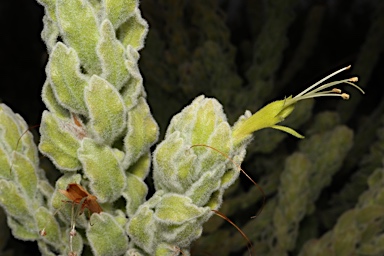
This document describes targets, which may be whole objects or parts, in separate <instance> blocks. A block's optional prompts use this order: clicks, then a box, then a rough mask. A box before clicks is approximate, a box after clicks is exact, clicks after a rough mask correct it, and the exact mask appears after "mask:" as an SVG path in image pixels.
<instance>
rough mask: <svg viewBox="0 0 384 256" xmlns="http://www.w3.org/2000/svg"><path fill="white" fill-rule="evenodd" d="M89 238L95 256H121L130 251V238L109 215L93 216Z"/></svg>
mask: <svg viewBox="0 0 384 256" xmlns="http://www.w3.org/2000/svg"><path fill="white" fill-rule="evenodd" d="M90 221H91V222H92V225H89V226H88V229H87V238H88V241H89V243H90V245H91V248H92V251H93V254H94V255H99V256H108V255H121V254H123V253H124V252H126V251H127V250H128V237H127V235H126V234H125V232H124V230H123V229H122V228H121V227H120V225H119V224H118V223H117V222H116V220H115V219H114V218H113V217H112V216H111V215H109V214H108V213H104V212H102V213H101V214H92V217H91V220H90Z"/></svg>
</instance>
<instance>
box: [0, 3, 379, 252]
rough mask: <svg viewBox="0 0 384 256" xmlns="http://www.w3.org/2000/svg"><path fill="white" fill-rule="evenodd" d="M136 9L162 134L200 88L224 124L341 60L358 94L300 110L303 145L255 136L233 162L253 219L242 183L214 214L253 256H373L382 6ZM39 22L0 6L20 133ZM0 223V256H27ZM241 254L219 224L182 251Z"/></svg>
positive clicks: (32, 106) (33, 116) (16, 6)
mask: <svg viewBox="0 0 384 256" xmlns="http://www.w3.org/2000/svg"><path fill="white" fill-rule="evenodd" d="M141 11H142V15H143V16H144V18H145V19H146V20H147V21H148V23H149V25H150V30H149V34H148V37H147V40H146V44H145V48H144V49H143V50H142V51H141V59H140V68H141V71H142V74H143V77H144V86H145V88H146V91H147V93H148V102H149V104H150V106H151V108H152V112H153V115H154V117H155V118H156V120H157V121H158V123H159V125H160V128H161V132H162V134H164V132H165V130H166V127H167V124H168V122H169V120H170V118H171V117H172V116H173V115H174V114H176V113H178V112H179V111H180V110H181V109H182V108H183V107H184V106H185V105H187V104H188V103H190V102H191V101H192V100H193V99H194V98H195V97H196V96H198V95H200V94H205V95H206V96H209V97H215V98H217V99H218V100H219V101H220V102H221V103H222V104H223V105H224V109H225V112H226V113H227V115H228V118H229V120H230V122H233V121H234V120H236V119H237V118H238V116H239V115H240V114H242V113H243V112H244V111H245V109H249V110H251V111H252V112H255V111H256V110H258V109H259V108H260V107H262V106H263V105H265V104H267V103H269V102H271V101H273V100H278V99H282V98H284V97H285V96H289V95H292V94H293V95H296V94H297V93H299V92H300V91H301V90H303V89H304V88H306V87H308V86H309V85H310V84H312V83H314V82H316V81H317V80H319V79H321V78H322V77H324V76H325V75H327V74H329V73H331V72H333V71H335V70H337V69H338V68H341V67H343V66H347V65H349V64H352V69H351V71H350V72H349V71H348V73H349V74H348V73H343V74H340V75H339V76H337V78H340V79H341V78H347V77H350V76H354V75H357V76H359V79H360V81H359V82H358V85H359V86H361V87H362V88H363V89H364V90H365V91H366V94H365V95H364V96H362V95H359V92H357V91H355V90H354V89H353V88H350V87H348V88H346V89H345V91H347V92H349V93H350V94H351V99H350V100H349V101H347V102H345V101H342V100H339V99H333V98H332V99H321V98H320V99H318V100H316V101H306V102H302V103H300V104H299V105H298V106H297V109H296V111H295V112H294V113H293V114H292V116H290V117H289V118H288V120H287V121H286V122H285V124H286V125H288V126H290V127H292V128H294V129H297V130H298V131H299V132H300V133H301V134H303V135H305V136H306V139H304V140H302V141H299V140H298V139H296V138H293V137H290V136H288V135H286V134H285V133H282V132H279V131H276V130H271V129H269V130H262V131H260V132H257V133H256V134H255V138H254V140H253V142H252V143H251V145H250V147H249V148H248V153H247V158H246V160H245V162H244V163H243V168H244V169H245V170H246V171H247V172H248V174H249V175H251V176H252V177H253V178H254V179H255V180H256V181H258V182H259V184H260V186H261V187H262V188H263V189H264V191H265V192H266V194H267V204H266V207H265V208H264V210H263V212H262V213H261V215H260V216H258V217H257V218H256V219H250V217H251V216H253V215H254V214H255V212H256V211H257V210H258V209H259V207H260V206H261V203H260V199H261V193H260V192H259V191H258V190H257V189H256V188H255V187H253V186H252V184H251V182H249V181H248V180H247V179H246V178H244V177H242V176H240V177H241V178H240V180H239V181H238V182H237V183H236V184H235V185H234V186H233V187H232V188H231V189H229V190H228V193H227V195H226V197H225V198H226V199H225V200H224V203H223V206H222V208H221V211H222V212H223V213H225V214H226V215H227V216H228V217H229V218H230V219H231V220H232V221H233V222H234V223H236V224H237V225H238V226H239V227H240V228H242V229H243V231H244V232H245V233H246V234H247V235H248V237H249V238H250V239H251V241H252V242H253V244H254V249H253V250H254V254H255V255H299V254H300V255H351V254H355V255H383V252H384V249H383V248H382V247H383V244H384V242H383V241H384V238H383V237H382V236H383V235H382V233H383V231H384V223H383V222H384V211H383V209H384V189H383V187H384V184H383V183H384V181H383V180H384V178H383V177H384V174H383V173H384V171H383V159H384V158H383V153H384V93H383V88H384V85H383V82H382V79H381V78H382V77H381V75H382V73H381V72H383V71H384V58H383V50H384V25H383V24H384V15H382V14H383V12H384V1H381V0H352V1H351V0H323V1H315V0H309V1H304V0H273V1H265V0H205V1H192V0H189V1H188V0H183V1H181V0H142V1H141ZM42 16H43V9H42V7H41V6H39V5H38V4H37V3H36V2H35V1H21V0H18V1H14V0H3V1H1V2H0V26H1V29H2V33H1V37H0V38H1V40H0V46H1V47H0V54H1V55H0V61H1V69H0V77H1V79H2V80H1V85H0V101H2V102H4V103H6V104H7V105H8V106H10V107H11V108H12V109H13V111H14V112H16V113H19V114H21V115H22V116H23V117H24V118H25V119H26V121H27V122H28V123H29V124H30V125H31V126H32V125H35V124H38V123H39V122H40V121H39V120H40V118H41V113H42V110H43V108H44V106H43V104H42V102H41V98H40V92H41V87H42V85H43V82H44V80H45V77H44V76H45V72H44V68H45V64H46V61H47V53H46V51H45V46H44V44H43V42H42V41H41V39H40V32H41V30H42ZM48 176H49V174H48ZM149 182H150V181H149ZM381 185H382V186H381ZM381 195H383V196H381ZM4 218H5V217H4V215H3V214H2V211H0V225H1V226H0V230H2V232H1V239H0V255H3V254H4V255H35V254H38V251H34V248H36V245H34V244H33V243H27V242H20V241H17V240H14V239H13V238H12V237H10V236H9V231H4V232H3V230H8V228H7V227H6V224H5V219H4ZM346 234H348V236H347V235H346ZM311 239H317V240H311ZM20 253H21V254H20ZM243 253H244V254H245V255H247V254H248V252H247V246H246V241H245V240H244V239H243V238H242V237H241V235H240V234H239V233H238V232H237V231H236V230H235V228H233V227H232V226H231V225H230V224H229V223H227V222H225V221H223V220H222V219H220V218H219V217H213V218H212V219H211V220H210V221H209V222H208V223H207V224H206V226H205V233H204V235H203V237H202V238H201V239H199V240H197V241H196V242H195V243H194V244H193V248H192V255H241V254H243Z"/></svg>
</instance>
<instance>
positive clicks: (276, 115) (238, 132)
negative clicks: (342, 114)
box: [233, 66, 364, 144]
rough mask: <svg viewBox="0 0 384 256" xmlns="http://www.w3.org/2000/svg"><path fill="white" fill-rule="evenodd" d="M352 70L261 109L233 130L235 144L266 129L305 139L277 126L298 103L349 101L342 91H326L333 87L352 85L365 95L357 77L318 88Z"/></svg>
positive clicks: (286, 128)
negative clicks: (327, 99)
mask: <svg viewBox="0 0 384 256" xmlns="http://www.w3.org/2000/svg"><path fill="white" fill-rule="evenodd" d="M350 68H351V66H347V67H344V68H342V69H339V70H337V71H335V72H333V73H332V74H330V75H328V76H326V77H324V78H323V79H321V80H320V81H318V82H317V83H315V84H313V85H311V86H310V87H308V88H307V89H305V90H304V91H302V92H301V93H299V94H298V95H296V96H295V97H292V96H289V97H287V98H285V99H283V100H278V101H274V102H271V103H269V104H268V105H266V106H265V107H263V108H262V109H260V110H259V111H257V112H256V113H255V114H253V115H252V116H251V117H249V118H248V119H246V120H245V121H244V122H239V123H238V124H237V125H235V127H234V129H233V138H234V140H235V144H238V143H241V142H242V141H244V139H246V138H247V137H248V136H249V135H251V134H252V133H253V132H255V131H258V130H261V129H264V128H274V129H277V130H281V131H284V132H287V133H289V134H291V135H293V136H295V137H297V138H300V139H302V138H304V136H303V135H301V134H299V133H298V132H296V131H295V130H293V129H292V128H289V127H286V126H281V125H277V124H278V123H280V122H282V121H283V120H284V119H285V118H286V117H288V116H289V115H290V114H291V113H292V111H293V110H294V108H295V104H296V103H297V102H298V101H301V100H305V99H309V98H316V97H328V96H330V97H333V96H336V97H341V98H343V99H345V100H347V99H349V95H348V94H347V93H343V92H342V91H341V90H340V89H337V88H333V89H331V90H326V89H328V88H330V87H332V86H335V85H338V84H343V83H345V84H349V85H352V86H353V87H355V88H357V89H358V90H360V92H361V93H363V94H364V91H363V90H362V89H361V88H360V87H359V86H357V85H355V84H354V82H357V81H358V78H357V77H352V78H349V79H344V80H339V81H334V82H330V83H326V84H323V85H321V86H319V87H317V86H318V85H319V84H321V83H323V82H324V81H326V80H328V79H329V78H331V77H333V76H335V75H337V74H339V73H340V72H343V71H345V70H348V69H350ZM316 87H317V88H316Z"/></svg>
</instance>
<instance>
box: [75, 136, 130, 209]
mask: <svg viewBox="0 0 384 256" xmlns="http://www.w3.org/2000/svg"><path fill="white" fill-rule="evenodd" d="M78 155H79V159H80V161H81V163H82V164H83V170H84V174H85V175H86V176H87V177H88V178H89V180H90V181H91V183H90V185H89V186H90V188H91V190H92V192H93V193H94V194H95V195H96V196H97V197H98V199H99V200H98V201H99V202H107V201H108V202H111V201H114V200H116V199H117V198H119V197H120V196H121V193H122V191H123V189H124V188H125V185H126V177H125V174H124V172H123V170H122V169H121V167H120V163H119V161H118V159H117V158H116V157H115V155H114V153H113V150H112V148H110V147H108V146H106V145H99V144H97V143H95V141H93V140H91V139H88V138H86V139H84V140H83V143H82V145H81V148H80V149H79V151H78Z"/></svg>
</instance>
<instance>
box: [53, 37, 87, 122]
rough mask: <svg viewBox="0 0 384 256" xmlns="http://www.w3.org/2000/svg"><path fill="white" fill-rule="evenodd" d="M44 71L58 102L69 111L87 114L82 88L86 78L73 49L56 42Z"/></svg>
mask: <svg viewBox="0 0 384 256" xmlns="http://www.w3.org/2000/svg"><path fill="white" fill-rule="evenodd" d="M46 72H47V76H48V78H49V80H50V84H51V85H52V89H53V92H54V94H55V96H56V99H57V100H58V101H59V103H60V104H61V105H62V106H64V107H65V108H66V109H68V110H70V111H71V112H74V113H78V114H82V115H87V108H86V106H85V102H84V88H85V87H86V86H87V85H88V82H87V80H88V79H87V77H86V76H85V75H83V74H81V72H80V61H79V59H78V57H77V53H76V51H75V49H73V48H68V47H67V46H65V45H64V44H63V43H61V42H59V43H57V44H56V46H55V47H54V48H53V51H52V54H51V56H50V58H49V62H48V65H47V71H46Z"/></svg>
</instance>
